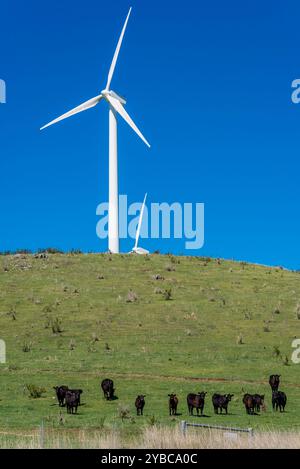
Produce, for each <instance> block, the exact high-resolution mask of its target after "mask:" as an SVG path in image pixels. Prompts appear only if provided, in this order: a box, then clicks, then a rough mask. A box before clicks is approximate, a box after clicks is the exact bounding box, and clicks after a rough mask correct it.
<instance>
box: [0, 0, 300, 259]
mask: <svg viewBox="0 0 300 469" xmlns="http://www.w3.org/2000/svg"><path fill="white" fill-rule="evenodd" d="M297 3H298V4H297ZM130 4H132V6H133V11H132V16H131V18H130V21H129V24H128V29H127V31H126V36H125V40H124V43H123V46H122V50H121V54H120V58H119V62H118V65H117V69H116V73H115V76H114V79H113V83H112V85H113V89H115V90H116V91H118V92H120V93H121V94H124V95H125V96H126V97H127V99H128V104H127V110H128V111H129V112H130V114H131V115H132V117H133V118H134V119H135V120H136V122H137V124H138V125H139V126H140V127H141V129H142V131H143V132H144V134H145V136H146V137H147V138H148V139H149V140H150V142H151V143H152V149H151V150H150V151H149V150H148V149H147V148H146V146H144V145H143V144H142V143H141V141H140V140H139V139H138V138H137V137H136V136H135V134H134V133H133V132H132V131H131V130H130V129H129V128H128V127H127V126H126V124H125V123H123V122H120V125H119V142H120V151H119V165H120V174H119V176H120V193H123V194H124V193H126V194H128V197H129V198H130V200H131V201H139V200H142V198H143V196H144V193H145V192H146V191H148V193H149V202H162V201H166V202H170V203H171V202H174V201H179V202H204V203H205V209H206V216H205V221H206V229H205V239H206V241H205V246H204V248H203V249H201V250H200V251H196V252H191V251H189V252H187V254H200V255H212V256H221V257H225V258H234V259H244V260H249V261H253V262H259V263H265V264H274V265H284V266H287V267H290V268H300V251H299V247H298V240H299V235H300V216H299V195H300V185H299V172H300V158H299V156H300V155H299V153H300V152H299V148H300V104H299V105H295V104H293V103H292V102H291V92H292V89H291V82H292V80H294V79H295V78H300V55H299V44H300V28H299V17H300V4H299V2H296V1H286V2H284V3H283V2H273V1H263V0H260V1H256V0H252V1H251V2H241V1H232V0H228V1H226V2H224V1H223V0H216V1H214V2H209V1H201V0H200V1H199V0H185V2H182V1H180V2H179V1H174V0H172V1H171V0H165V1H161V0H160V1H158V0H152V1H133V2H127V0H126V1H124V0H122V1H121V0H111V1H110V2H104V1H101V0H85V1H84V2H83V1H76V0H72V1H71V0H59V1H58V0H51V1H48V0H45V1H43V2H41V1H40V0H39V1H36V0H28V1H26V2H21V1H19V2H8V1H2V2H1V30H0V48H1V62H0V78H2V79H4V80H5V81H6V83H7V104H5V105H0V155H1V160H0V161H1V163H0V164H1V184H0V233H1V236H0V249H1V250H5V249H17V248H23V247H27V248H31V249H37V248H39V247H44V246H56V247H60V248H62V249H70V248H81V249H83V250H84V251H90V250H91V251H105V250H106V249H107V243H106V241H100V240H99V239H98V238H97V237H96V233H95V227H96V222H97V220H98V218H97V217H96V213H95V211H96V206H97V204H98V203H100V202H101V201H105V200H107V192H108V187H107V183H108V156H107V132H108V122H107V107H106V106H105V105H100V106H98V107H97V108H95V109H92V110H90V111H87V112H86V113H83V114H79V115H78V116H75V117H73V118H71V119H69V120H67V121H65V122H64V123H63V124H58V125H56V126H54V127H52V128H50V129H47V130H46V131H43V132H40V131H39V127H40V126H41V125H43V124H44V123H46V122H48V121H49V120H51V119H52V118H54V117H56V116H58V115H60V114H61V113H63V112H65V111H67V110H68V109H70V108H72V107H74V106H76V105H78V104H80V103H81V102H82V101H84V100H86V99H89V98H90V97H92V96H95V95H96V94H98V92H99V91H100V90H101V89H102V88H103V87H104V86H105V83H106V77H107V71H108V68H109V65H110V62H111V59H112V54H113V51H114V48H115V45H116V41H117V38H118V35H119V33H120V29H121V27H122V24H123V21H124V18H125V16H126V14H127V11H128V7H129V6H130ZM141 244H142V245H143V246H144V247H146V248H149V249H150V250H153V249H160V250H161V251H164V252H167V251H172V252H175V253H183V252H184V242H183V241H181V240H170V241H168V240H155V241H153V240H152V241H144V242H143V243H141ZM131 246H132V242H131V241H130V240H126V241H123V242H122V245H121V247H122V251H127V250H129V248H130V247H131Z"/></svg>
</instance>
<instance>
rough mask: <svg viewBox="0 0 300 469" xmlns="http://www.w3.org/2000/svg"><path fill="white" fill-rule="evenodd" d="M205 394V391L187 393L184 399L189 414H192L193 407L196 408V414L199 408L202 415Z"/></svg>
mask: <svg viewBox="0 0 300 469" xmlns="http://www.w3.org/2000/svg"><path fill="white" fill-rule="evenodd" d="M206 394H207V392H198V394H188V395H187V397H186V401H187V406H188V409H189V415H193V411H194V408H195V409H196V410H197V415H199V409H200V411H201V415H203V409H204V403H205V396H206Z"/></svg>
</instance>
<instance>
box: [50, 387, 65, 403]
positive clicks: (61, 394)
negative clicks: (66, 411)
mask: <svg viewBox="0 0 300 469" xmlns="http://www.w3.org/2000/svg"><path fill="white" fill-rule="evenodd" d="M53 389H55V392H56V397H57V400H58V405H59V406H60V407H63V406H64V405H65V397H66V392H67V391H68V390H69V388H68V386H54V387H53Z"/></svg>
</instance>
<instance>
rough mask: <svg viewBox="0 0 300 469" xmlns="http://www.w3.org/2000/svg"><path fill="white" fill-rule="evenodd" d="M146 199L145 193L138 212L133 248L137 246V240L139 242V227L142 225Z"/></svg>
mask: <svg viewBox="0 0 300 469" xmlns="http://www.w3.org/2000/svg"><path fill="white" fill-rule="evenodd" d="M146 199H147V193H146V194H145V197H144V202H143V205H142V208H141V212H140V218H139V224H138V227H137V230H136V235H135V245H134V248H135V249H136V248H137V247H138V242H139V237H140V233H141V227H142V222H143V215H144V209H145V203H146Z"/></svg>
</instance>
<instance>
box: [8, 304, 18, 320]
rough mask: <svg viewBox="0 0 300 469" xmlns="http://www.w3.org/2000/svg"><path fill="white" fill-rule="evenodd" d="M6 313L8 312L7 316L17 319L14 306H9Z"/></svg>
mask: <svg viewBox="0 0 300 469" xmlns="http://www.w3.org/2000/svg"><path fill="white" fill-rule="evenodd" d="M7 314H8V316H10V317H11V318H12V320H13V321H16V319H17V311H16V308H14V307H12V308H10V310H9V313H7Z"/></svg>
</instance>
